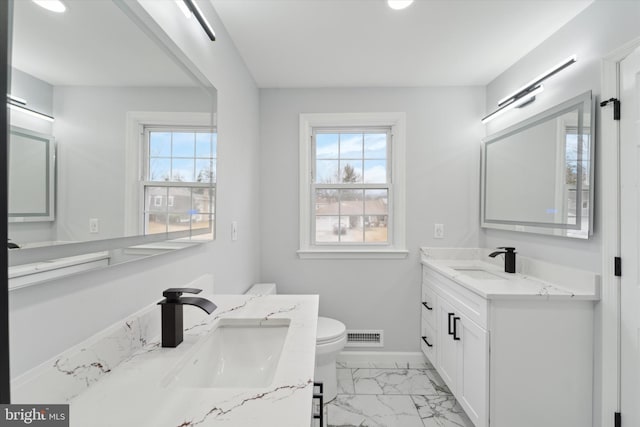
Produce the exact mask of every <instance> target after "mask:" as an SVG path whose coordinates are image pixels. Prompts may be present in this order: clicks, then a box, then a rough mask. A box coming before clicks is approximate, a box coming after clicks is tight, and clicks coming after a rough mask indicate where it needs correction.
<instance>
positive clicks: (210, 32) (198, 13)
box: [182, 0, 216, 42]
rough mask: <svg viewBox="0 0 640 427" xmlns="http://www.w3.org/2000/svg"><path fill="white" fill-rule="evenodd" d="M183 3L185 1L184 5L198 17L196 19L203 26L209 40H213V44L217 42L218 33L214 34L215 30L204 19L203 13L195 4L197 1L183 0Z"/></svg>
mask: <svg viewBox="0 0 640 427" xmlns="http://www.w3.org/2000/svg"><path fill="white" fill-rule="evenodd" d="M182 1H184V4H185V5H186V6H187V8H188V9H189V10H190V11H191V13H192V14H193V15H194V16H195V17H196V19H197V20H198V22H199V23H200V25H201V26H202V29H203V30H204V32H205V33H207V36H208V37H209V39H211V41H212V42H214V41H216V33H214V32H213V28H212V27H211V25H210V24H209V21H207V19H206V18H205V17H204V15H203V14H202V11H201V10H200V8H199V7H198V5H197V4H196V3H195V1H194V0H182Z"/></svg>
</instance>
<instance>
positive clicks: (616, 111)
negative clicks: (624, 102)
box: [600, 98, 620, 120]
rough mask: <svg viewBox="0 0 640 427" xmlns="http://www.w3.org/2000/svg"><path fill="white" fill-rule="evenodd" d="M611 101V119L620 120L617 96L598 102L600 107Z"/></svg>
mask: <svg viewBox="0 0 640 427" xmlns="http://www.w3.org/2000/svg"><path fill="white" fill-rule="evenodd" d="M609 103H613V120H620V100H619V99H617V98H610V99H607V100H606V101H602V102H601V103H600V106H601V107H605V106H607V105H609Z"/></svg>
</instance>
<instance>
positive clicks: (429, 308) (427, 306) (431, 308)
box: [422, 301, 433, 310]
mask: <svg viewBox="0 0 640 427" xmlns="http://www.w3.org/2000/svg"><path fill="white" fill-rule="evenodd" d="M422 305H424V306H425V307H426V308H427V310H433V307H429V305H428V304H427V302H426V301H424V302H423V303H422Z"/></svg>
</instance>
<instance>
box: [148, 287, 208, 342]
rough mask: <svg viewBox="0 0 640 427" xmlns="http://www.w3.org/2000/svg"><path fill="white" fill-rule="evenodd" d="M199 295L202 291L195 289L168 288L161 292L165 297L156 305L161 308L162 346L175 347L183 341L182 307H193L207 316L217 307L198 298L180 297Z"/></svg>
mask: <svg viewBox="0 0 640 427" xmlns="http://www.w3.org/2000/svg"><path fill="white" fill-rule="evenodd" d="M183 292H184V293H187V294H199V293H200V292H202V289H195V288H169V289H165V291H164V292H162V296H164V297H165V299H163V300H162V301H160V302H159V303H158V304H159V305H161V306H162V346H163V347H177V346H178V345H179V344H180V343H181V342H182V339H183V326H182V324H183V322H182V321H183V316H182V306H183V305H185V304H187V305H195V306H196V307H200V308H201V309H203V310H204V311H206V312H207V314H211V313H213V310H215V309H216V308H217V307H216V305H215V304H214V303H212V302H211V301H209V300H208V299H205V298H200V297H182V296H181V295H182V293H183Z"/></svg>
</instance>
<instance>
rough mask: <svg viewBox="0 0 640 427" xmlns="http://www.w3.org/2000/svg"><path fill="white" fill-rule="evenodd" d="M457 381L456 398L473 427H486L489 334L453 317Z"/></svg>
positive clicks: (465, 319) (465, 320)
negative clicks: (456, 346) (456, 355)
mask: <svg viewBox="0 0 640 427" xmlns="http://www.w3.org/2000/svg"><path fill="white" fill-rule="evenodd" d="M455 322H456V325H455V326H456V327H455V329H456V335H457V336H458V337H459V338H460V340H459V341H456V343H457V345H458V377H457V380H458V382H457V390H456V398H457V399H458V402H459V403H460V405H461V406H462V407H463V408H464V410H465V412H466V413H467V415H468V416H469V418H470V419H471V421H473V424H474V425H475V426H476V427H486V426H487V425H488V419H487V418H488V417H487V415H488V409H489V382H488V373H489V333H488V332H487V331H486V330H484V329H483V328H481V327H480V326H478V325H477V324H476V323H475V322H473V321H471V320H469V319H468V318H466V317H465V316H461V315H459V314H456V317H455Z"/></svg>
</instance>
